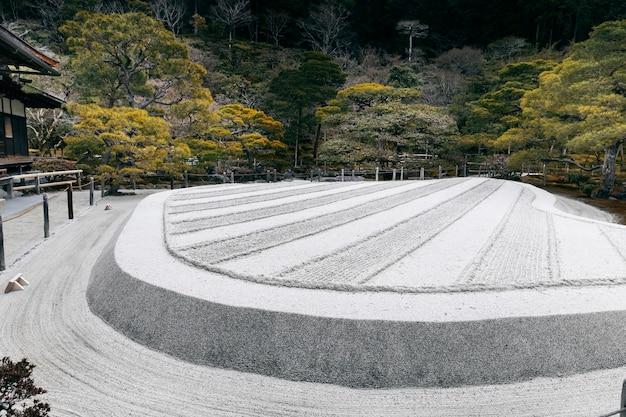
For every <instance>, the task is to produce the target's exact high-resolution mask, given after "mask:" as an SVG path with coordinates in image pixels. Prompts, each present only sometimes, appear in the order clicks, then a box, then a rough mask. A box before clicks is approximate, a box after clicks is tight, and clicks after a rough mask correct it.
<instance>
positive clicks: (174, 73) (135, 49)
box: [60, 11, 206, 108]
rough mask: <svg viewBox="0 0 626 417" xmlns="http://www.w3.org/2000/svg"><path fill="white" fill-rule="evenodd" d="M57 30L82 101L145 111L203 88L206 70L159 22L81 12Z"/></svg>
mask: <svg viewBox="0 0 626 417" xmlns="http://www.w3.org/2000/svg"><path fill="white" fill-rule="evenodd" d="M60 30H61V33H63V35H64V36H65V37H66V39H67V41H66V43H67V46H68V48H69V50H70V51H71V52H72V53H73V55H74V56H73V59H72V62H71V67H72V70H73V72H74V75H75V77H76V82H75V84H74V88H75V89H76V90H77V92H78V93H79V94H80V97H81V101H84V102H95V103H98V104H101V105H103V106H106V107H114V106H118V105H124V106H127V107H136V108H147V107H149V106H152V105H171V104H174V103H177V102H180V101H181V100H183V99H184V98H188V97H193V96H194V95H196V94H197V93H198V91H197V90H199V89H200V88H201V85H202V78H203V76H204V74H205V73H206V70H205V69H204V68H203V67H202V66H200V65H198V64H196V63H194V62H192V61H190V60H189V51H188V48H187V46H186V45H185V44H183V43H182V42H180V41H178V40H176V37H175V36H174V34H173V33H172V32H171V31H169V30H167V29H165V28H164V27H163V23H162V22H161V21H159V20H156V19H153V18H150V17H148V16H146V15H145V14H143V13H126V14H110V15H105V14H99V13H88V12H84V11H83V12H79V13H78V14H77V15H76V18H75V20H71V21H68V22H67V23H66V24H65V25H64V26H63V27H61V29H60Z"/></svg>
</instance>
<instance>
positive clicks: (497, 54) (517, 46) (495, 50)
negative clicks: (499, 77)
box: [487, 36, 529, 63]
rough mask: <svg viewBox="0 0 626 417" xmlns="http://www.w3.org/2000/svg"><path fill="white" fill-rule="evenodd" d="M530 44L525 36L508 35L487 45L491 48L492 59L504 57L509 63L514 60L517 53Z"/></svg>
mask: <svg viewBox="0 0 626 417" xmlns="http://www.w3.org/2000/svg"><path fill="white" fill-rule="evenodd" d="M528 46H529V44H528V42H526V40H525V39H523V38H518V37H515V36H507V37H506V38H502V39H499V40H497V41H494V42H491V43H490V44H489V45H488V46H487V49H488V50H489V56H490V58H491V59H492V60H500V59H504V60H506V62H507V63H510V62H512V61H513V57H514V56H515V55H517V54H518V53H520V52H521V51H522V50H523V49H524V48H526V47H528Z"/></svg>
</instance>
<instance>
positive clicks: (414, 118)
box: [317, 83, 458, 165]
mask: <svg viewBox="0 0 626 417" xmlns="http://www.w3.org/2000/svg"><path fill="white" fill-rule="evenodd" d="M419 96H420V94H419V91H418V90H415V89H412V88H394V87H389V86H384V85H380V84H372V83H366V84H358V85H355V86H352V87H349V88H346V89H345V90H342V91H340V92H339V93H337V98H336V99H335V100H333V101H331V102H330V103H329V106H326V107H323V108H320V109H319V110H318V112H317V115H318V117H319V119H320V120H321V122H322V125H323V126H324V127H325V128H326V129H327V132H326V133H327V140H326V142H325V143H324V145H323V146H322V148H321V151H320V159H322V160H324V161H326V162H330V163H336V164H351V165H352V164H360V163H368V162H369V163H377V164H388V163H391V164H394V163H396V162H398V161H399V155H400V154H402V153H409V154H412V153H426V152H433V151H439V150H441V149H442V147H444V146H445V145H446V144H448V143H449V142H450V141H451V140H454V138H455V137H456V135H457V133H458V132H457V127H456V123H455V121H454V120H453V119H452V118H451V117H450V116H449V115H448V114H446V112H445V111H443V110H442V109H439V108H436V107H432V106H428V105H425V104H419V103H416V100H417V99H418V98H419Z"/></svg>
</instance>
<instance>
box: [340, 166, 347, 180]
mask: <svg viewBox="0 0 626 417" xmlns="http://www.w3.org/2000/svg"><path fill="white" fill-rule="evenodd" d="M345 175H346V170H345V169H344V168H341V182H344V181H345V178H346V177H345Z"/></svg>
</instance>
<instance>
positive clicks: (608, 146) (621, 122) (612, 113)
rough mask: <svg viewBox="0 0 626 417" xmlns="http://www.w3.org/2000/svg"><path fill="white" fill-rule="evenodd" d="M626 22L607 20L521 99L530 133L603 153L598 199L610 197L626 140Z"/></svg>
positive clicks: (575, 147)
mask: <svg viewBox="0 0 626 417" xmlns="http://www.w3.org/2000/svg"><path fill="white" fill-rule="evenodd" d="M625 44H626V21H616V22H606V23H603V24H602V25H600V26H598V27H597V28H595V29H594V31H593V32H591V34H590V37H589V39H588V40H587V41H584V42H581V43H580V44H577V45H575V48H574V50H573V53H572V54H571V55H570V56H569V57H567V58H566V59H565V60H564V61H563V63H562V64H560V65H559V66H558V67H556V68H555V69H554V70H552V71H549V72H545V73H543V74H542V75H541V77H540V84H539V88H537V89H536V90H533V91H530V92H528V93H526V95H525V96H524V98H523V99H522V101H521V104H522V107H523V111H524V116H525V118H526V119H527V123H526V126H525V127H526V130H527V131H528V132H529V133H528V134H532V135H537V136H542V137H543V138H545V139H548V140H552V141H554V142H555V143H558V144H560V145H561V146H563V147H567V148H570V149H572V150H574V151H580V152H589V153H595V154H598V155H602V158H603V163H602V178H601V182H600V187H599V190H598V192H597V197H599V198H608V197H609V196H610V195H611V193H612V190H613V186H614V183H615V163H616V159H617V154H618V151H619V148H620V147H621V146H622V144H623V143H624V140H626V54H624V45H625Z"/></svg>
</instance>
